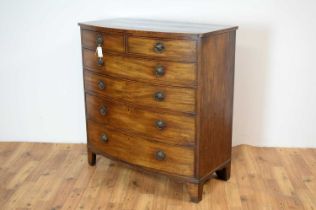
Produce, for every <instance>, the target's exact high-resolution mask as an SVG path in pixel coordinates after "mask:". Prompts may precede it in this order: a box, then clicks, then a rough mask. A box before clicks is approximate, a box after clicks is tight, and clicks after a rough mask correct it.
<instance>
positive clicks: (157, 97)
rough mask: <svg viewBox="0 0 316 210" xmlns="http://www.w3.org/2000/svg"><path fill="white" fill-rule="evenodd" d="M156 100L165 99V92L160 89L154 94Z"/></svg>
mask: <svg viewBox="0 0 316 210" xmlns="http://www.w3.org/2000/svg"><path fill="white" fill-rule="evenodd" d="M154 97H155V99H156V101H163V100H164V99H165V94H164V93H163V92H161V91H158V92H156V93H155V94H154Z"/></svg>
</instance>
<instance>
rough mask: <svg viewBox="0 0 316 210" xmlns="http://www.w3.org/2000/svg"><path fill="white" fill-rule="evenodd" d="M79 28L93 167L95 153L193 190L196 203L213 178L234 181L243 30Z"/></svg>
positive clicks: (158, 25)
mask: <svg viewBox="0 0 316 210" xmlns="http://www.w3.org/2000/svg"><path fill="white" fill-rule="evenodd" d="M150 23H151V24H152V26H150ZM80 27H81V34H82V59H83V71H84V87H85V97H86V98H85V99H86V115H87V133H88V152H89V159H88V161H89V163H90V164H92V165H93V163H94V161H93V157H94V154H95V153H97V154H102V155H104V156H106V157H109V158H112V159H114V160H118V161H121V162H124V163H128V164H129V165H130V166H132V167H134V168H136V169H139V170H143V171H146V172H151V173H158V174H163V175H168V176H169V177H170V178H174V179H176V180H178V181H180V182H186V183H187V186H188V192H189V194H190V196H191V200H192V201H194V202H199V201H200V200H201V199H202V194H203V184H204V183H205V182H206V181H207V180H208V179H210V178H212V174H214V173H216V174H217V175H218V178H220V179H222V180H228V179H229V177H230V170H231V168H230V164H231V143H232V142H231V138H232V135H231V134H232V109H233V86H234V62H235V57H234V55H235V36H236V29H237V27H223V26H218V25H209V24H190V23H175V22H161V21H145V20H127V19H118V20H108V21H96V22H89V23H81V24H80ZM151 29H152V30H151ZM107 40H108V41H107ZM110 42H111V43H110ZM97 45H98V46H99V47H103V56H101V57H97V55H96V53H95V48H96V46H97ZM105 45H107V47H106V46H105ZM102 132H103V133H102ZM104 132H106V133H109V134H105V133H104ZM109 139H114V140H109ZM154 148H155V149H154ZM159 148H161V149H159Z"/></svg>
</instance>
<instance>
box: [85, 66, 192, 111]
mask: <svg viewBox="0 0 316 210" xmlns="http://www.w3.org/2000/svg"><path fill="white" fill-rule="evenodd" d="M84 76H85V88H86V90H87V91H91V92H96V93H99V94H101V95H103V96H106V97H109V98H113V99H117V100H122V101H127V102H130V103H135V104H138V105H146V106H151V107H157V108H163V109H169V110H173V111H179V112H186V113H195V105H194V104H195V100H194V99H195V91H194V89H189V88H171V87H167V86H154V85H148V84H144V83H139V82H134V81H130V80H123V79H117V78H111V77H108V76H105V75H97V74H93V73H91V72H90V71H85V73H84ZM99 81H103V82H104V83H105V85H106V87H105V89H104V90H100V89H99V87H98V82H99ZM157 92H163V93H164V94H165V99H164V100H163V101H157V100H156V99H155V97H154V95H155V93H157Z"/></svg>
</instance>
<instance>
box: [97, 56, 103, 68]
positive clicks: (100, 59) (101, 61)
mask: <svg viewBox="0 0 316 210" xmlns="http://www.w3.org/2000/svg"><path fill="white" fill-rule="evenodd" d="M103 65H104V61H103V58H101V57H98V66H103Z"/></svg>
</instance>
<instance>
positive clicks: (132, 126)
mask: <svg viewBox="0 0 316 210" xmlns="http://www.w3.org/2000/svg"><path fill="white" fill-rule="evenodd" d="M86 104H87V105H86V106H87V117H88V119H91V120H93V121H95V122H98V123H102V124H109V125H112V126H114V127H116V128H119V129H122V130H129V131H132V132H134V133H138V134H141V135H143V136H147V137H150V138H155V139H158V141H161V142H166V143H171V144H177V145H193V144H194V139H195V137H194V135H195V119H194V117H190V116H184V115H171V114H166V113H158V112H149V111H146V110H143V109H137V108H133V107H131V106H128V105H126V104H124V103H118V102H113V101H109V100H105V99H103V98H100V97H96V96H93V95H90V94H86Z"/></svg>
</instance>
